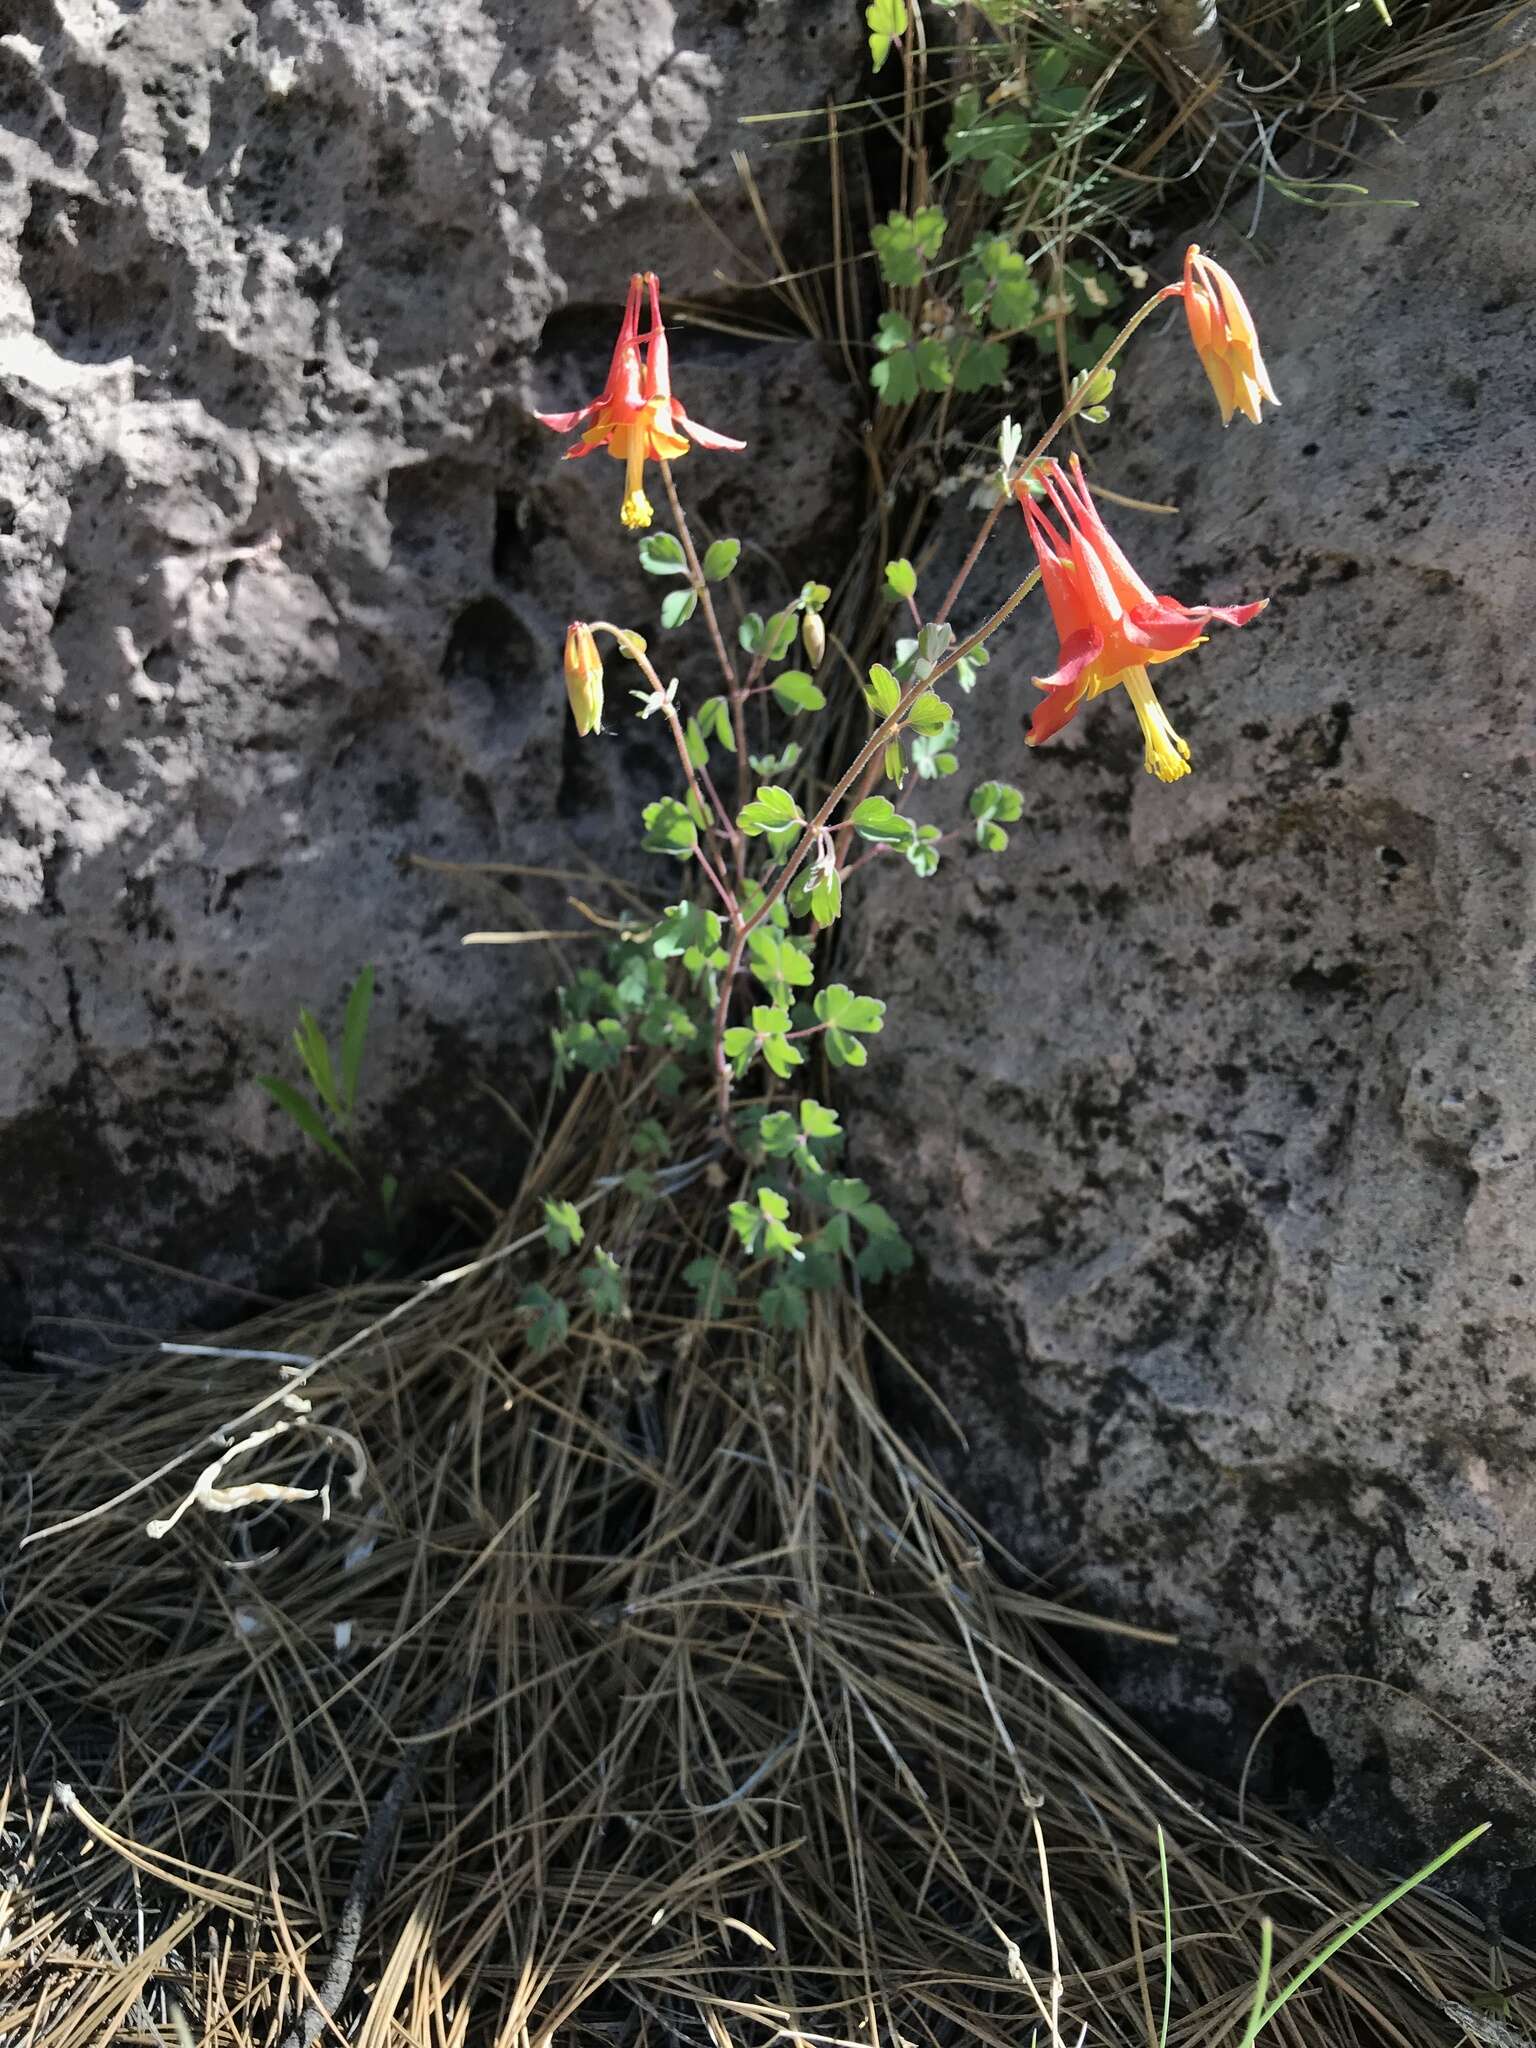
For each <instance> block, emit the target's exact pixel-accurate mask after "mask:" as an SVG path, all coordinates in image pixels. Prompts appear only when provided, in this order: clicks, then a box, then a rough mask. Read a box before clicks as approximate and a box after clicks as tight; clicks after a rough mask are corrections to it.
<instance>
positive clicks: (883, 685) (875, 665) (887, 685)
mask: <svg viewBox="0 0 1536 2048" xmlns="http://www.w3.org/2000/svg"><path fill="white" fill-rule="evenodd" d="M864 695H865V697H866V699H867V700H868V703H869V708H870V710H871V711H873V712H874V713H875V714H876V715H877V716H878V717H880V718H889V717H890V715H891V713H892V712H893V711H894V710H895V709H896V706H897V705H898V704H899V703H900V702H901V685H900V683H898V682H897V680H896V678H895V677H894V676H893V675H892V674H891V672H890V670H889V669H888V668H887V667H886V666H885V664H884V663H883V662H880V661H873V662H871V663H870V665H869V688H868V689H867V690H866V691H865V692H864Z"/></svg>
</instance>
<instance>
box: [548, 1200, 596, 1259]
mask: <svg viewBox="0 0 1536 2048" xmlns="http://www.w3.org/2000/svg"><path fill="white" fill-rule="evenodd" d="M544 1235H545V1236H546V1237H547V1238H548V1239H549V1248H550V1250H551V1251H552V1252H553V1253H554V1254H555V1255H556V1257H557V1258H564V1256H565V1254H566V1253H567V1252H568V1251H570V1250H571V1248H572V1247H573V1246H574V1245H578V1244H580V1243H581V1240H582V1239H583V1238H584V1237H585V1236H586V1232H585V1230H583V1228H582V1224H581V1215H580V1212H579V1211H578V1210H577V1207H576V1204H575V1203H574V1202H557V1201H555V1200H553V1199H546V1200H545V1203H544Z"/></svg>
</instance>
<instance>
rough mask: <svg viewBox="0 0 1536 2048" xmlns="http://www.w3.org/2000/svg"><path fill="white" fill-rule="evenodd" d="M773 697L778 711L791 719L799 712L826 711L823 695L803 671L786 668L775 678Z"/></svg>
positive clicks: (825, 701)
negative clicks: (785, 713)
mask: <svg viewBox="0 0 1536 2048" xmlns="http://www.w3.org/2000/svg"><path fill="white" fill-rule="evenodd" d="M773 695H774V701H775V703H777V705H778V707H779V709H780V710H781V711H787V712H788V713H789V714H790V716H791V717H794V716H795V715H797V714H798V713H799V712H801V711H823V710H825V709H826V703H827V700H826V696H825V694H824V693H823V692H822V691H821V690H820V689H819V688H818V687H817V685H816V684H815V683H814V682H813V681H812V680H811V678H810V676H808V675H807V674H806V672H805V670H804V669H799V668H787V669H785V671H784V673H783V674H782V675H780V676H777V677H775V679H774V685H773Z"/></svg>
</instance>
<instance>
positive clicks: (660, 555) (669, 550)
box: [638, 533, 688, 576]
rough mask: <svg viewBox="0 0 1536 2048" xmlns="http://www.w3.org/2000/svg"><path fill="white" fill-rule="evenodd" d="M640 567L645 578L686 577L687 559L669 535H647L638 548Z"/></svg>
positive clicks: (679, 543)
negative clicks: (645, 575)
mask: <svg viewBox="0 0 1536 2048" xmlns="http://www.w3.org/2000/svg"><path fill="white" fill-rule="evenodd" d="M638 552H639V555H640V566H641V568H642V569H643V570H644V571H645V573H646V574H647V576H686V575H687V573H688V557H687V556H686V555H685V554H684V553H683V544H682V542H681V541H680V540H677V539H675V538H674V537H673V535H671V534H670V533H648V534H647V535H646V536H645V538H644V540H642V541H641V543H640V547H639V551H638Z"/></svg>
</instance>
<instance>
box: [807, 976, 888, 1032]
mask: <svg viewBox="0 0 1536 2048" xmlns="http://www.w3.org/2000/svg"><path fill="white" fill-rule="evenodd" d="M815 1010H816V1021H817V1022H818V1023H819V1024H826V1025H829V1026H831V1027H833V1028H834V1029H836V1030H839V1031H855V1032H875V1031H882V1030H883V1029H884V1028H885V1004H884V1003H883V1002H881V1000H880V998H879V997H878V996H861V995H855V994H854V992H853V990H852V989H851V988H849V987H848V985H847V983H846V982H842V981H833V982H829V983H828V984H827V986H826V987H825V988H822V989H818V990H817V991H816V1001H815Z"/></svg>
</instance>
